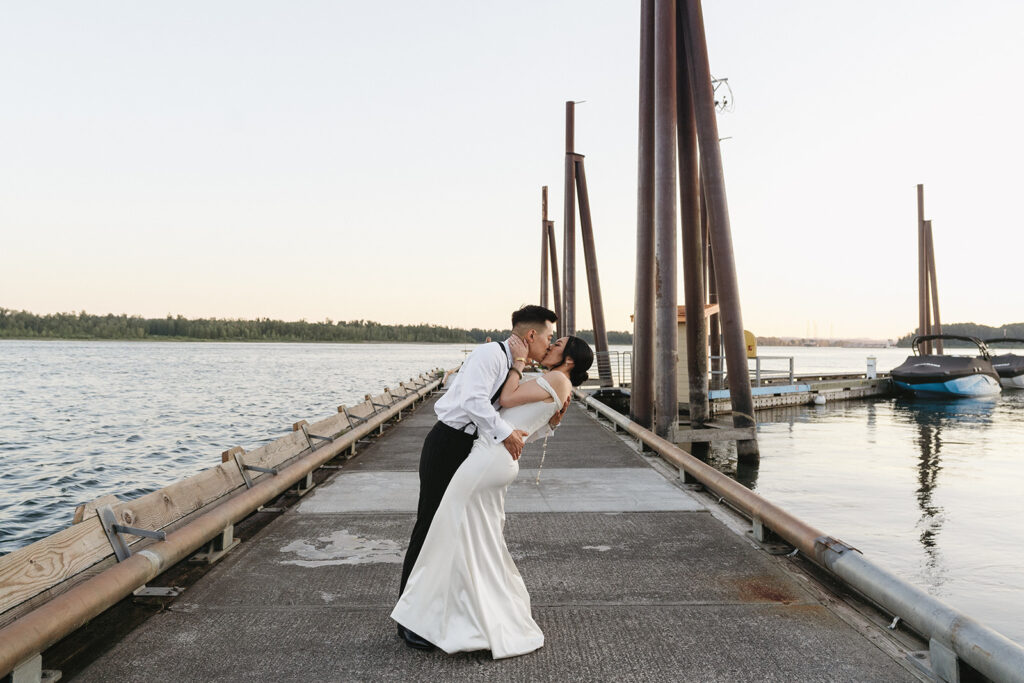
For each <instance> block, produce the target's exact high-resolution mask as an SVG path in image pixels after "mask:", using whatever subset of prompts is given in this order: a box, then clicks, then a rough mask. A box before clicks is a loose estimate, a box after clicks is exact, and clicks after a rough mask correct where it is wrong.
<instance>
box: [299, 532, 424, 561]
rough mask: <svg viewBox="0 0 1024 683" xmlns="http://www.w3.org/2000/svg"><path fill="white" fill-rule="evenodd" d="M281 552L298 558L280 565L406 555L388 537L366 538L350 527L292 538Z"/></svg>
mask: <svg viewBox="0 0 1024 683" xmlns="http://www.w3.org/2000/svg"><path fill="white" fill-rule="evenodd" d="M281 552H282V553H294V554H295V555H297V556H298V557H297V558H296V559H289V560H282V561H281V564H296V565H299V566H300V567H326V566H330V565H339V564H379V563H385V562H390V563H400V562H401V561H402V558H403V557H404V556H405V546H403V545H401V544H399V543H398V542H397V541H392V540H391V539H387V538H383V539H370V538H363V537H362V536H357V535H356V534H351V533H349V531H348V529H342V530H341V531H335V532H334V533H333V534H330V535H328V536H320V537H318V538H317V539H315V540H314V541H309V540H306V539H299V540H296V541H292V542H291V543H289V544H288V545H286V546H284V547H283V548H281Z"/></svg>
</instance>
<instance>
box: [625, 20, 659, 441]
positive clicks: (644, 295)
mask: <svg viewBox="0 0 1024 683" xmlns="http://www.w3.org/2000/svg"><path fill="white" fill-rule="evenodd" d="M638 129H639V130H638V137H639V140H638V149H637V201H636V287H635V290H634V299H633V358H632V361H633V363H632V370H633V377H632V379H631V381H630V397H629V414H630V418H631V419H632V420H633V421H634V422H636V423H637V424H639V425H641V426H643V427H646V428H650V427H651V426H652V425H653V420H652V417H653V416H652V413H653V408H654V212H653V209H654V0H641V3H640V103H639V126H638Z"/></svg>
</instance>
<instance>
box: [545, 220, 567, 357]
mask: <svg viewBox="0 0 1024 683" xmlns="http://www.w3.org/2000/svg"><path fill="white" fill-rule="evenodd" d="M545 227H546V228H547V231H548V255H549V256H551V294H552V299H553V300H554V304H555V309H554V310H555V315H557V316H558V324H557V326H556V329H557V330H558V336H559V337H561V336H562V335H563V330H564V329H565V328H564V324H565V323H563V322H562V289H561V287H559V285H558V247H557V246H556V244H555V222H554V221H548V222H547V223H546V225H545Z"/></svg>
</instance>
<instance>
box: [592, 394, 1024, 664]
mask: <svg viewBox="0 0 1024 683" xmlns="http://www.w3.org/2000/svg"><path fill="white" fill-rule="evenodd" d="M574 393H575V396H576V398H577V399H579V400H580V401H582V402H583V403H584V404H586V405H587V406H588V407H590V408H593V409H594V410H595V411H596V412H598V413H600V414H601V415H603V416H604V417H605V418H607V419H608V420H610V421H611V422H613V423H614V424H616V425H618V426H619V427H620V428H622V429H623V430H624V431H626V432H627V433H629V434H631V435H632V436H634V437H636V438H637V439H639V440H640V441H641V442H642V443H644V444H646V445H647V446H648V447H650V448H651V449H653V450H654V451H655V452H657V453H658V454H659V455H660V456H661V457H662V458H664V459H665V460H666V461H668V462H669V463H671V464H672V465H675V466H676V467H678V468H680V469H682V470H684V471H685V472H686V473H687V474H689V475H690V476H692V477H693V478H694V479H696V480H697V481H699V482H700V483H702V484H703V485H704V486H706V487H707V488H709V489H710V490H712V491H714V492H715V493H717V494H718V495H720V496H721V497H722V498H723V499H724V500H727V501H728V502H729V503H730V504H731V505H733V506H735V507H736V508H737V509H739V510H740V511H741V512H743V513H744V514H746V515H747V516H749V517H750V518H751V519H752V520H757V521H759V522H760V523H761V524H762V525H763V526H764V527H767V528H768V529H770V530H771V531H773V532H774V533H775V534H776V535H778V536H780V537H781V538H783V539H785V540H786V541H787V542H789V543H790V544H791V545H792V546H793V547H794V548H796V549H798V550H799V551H800V552H801V553H803V554H804V555H805V556H807V557H809V558H810V559H812V560H813V561H814V562H815V563H816V564H818V565H820V566H821V567H824V568H825V569H827V570H828V571H830V572H831V573H832V574H834V575H835V576H837V577H839V578H840V579H842V580H843V581H844V582H845V583H846V584H847V585H849V586H851V587H853V588H854V589H856V590H857V591H858V592H860V593H861V594H863V595H864V596H865V597H867V598H868V599H869V600H871V601H873V602H874V603H875V604H877V605H879V606H880V607H882V608H883V609H885V610H886V611H888V612H890V613H891V614H892V615H893V616H898V617H899V618H900V619H901V620H903V621H905V622H906V623H907V624H909V625H910V627H911V628H913V629H914V630H915V631H917V632H918V633H920V634H921V635H923V636H924V637H925V638H927V639H928V640H929V651H930V654H931V660H932V667H933V670H935V671H936V673H939V674H940V675H942V672H950V673H951V674H953V675H945V676H943V678H944V680H954V676H955V666H956V658H958V657H959V658H960V659H962V660H963V661H964V662H966V663H967V664H969V665H970V666H971V667H973V668H974V669H976V670H977V671H979V672H981V673H982V674H984V675H985V676H987V677H988V678H990V679H991V680H993V681H999V682H1003V681H1006V682H1008V683H1009V682H1012V683H1024V647H1021V646H1020V645H1018V644H1017V643H1015V642H1013V641H1012V640H1010V639H1009V638H1007V637H1006V636H1004V635H1002V634H1001V633H999V632H997V631H995V630H993V629H991V628H989V627H987V626H985V625H983V624H981V623H979V622H977V621H975V620H974V619H972V618H971V617H968V616H967V615H965V614H963V613H961V612H959V611H958V610H956V609H954V608H952V607H950V606H949V605H946V604H945V603H943V602H942V601H941V600H938V599H936V598H934V597H932V596H931V595H928V594H927V593H926V592H924V591H923V590H921V589H920V588H918V587H916V586H914V585H912V584H910V583H908V582H906V581H904V580H903V579H901V578H900V577H898V576H896V575H895V574H893V573H892V572H890V571H888V570H887V569H884V568H882V567H880V566H878V565H876V564H874V563H872V562H871V561H870V560H868V559H867V558H865V557H864V555H863V554H862V553H861V552H860V551H859V550H857V549H856V548H853V547H852V546H849V545H847V544H845V543H843V542H842V541H840V540H838V539H836V538H833V537H831V536H828V535H826V534H825V533H823V532H821V531H819V530H818V529H816V528H814V527H812V526H810V525H809V524H807V523H806V522H804V521H802V520H800V519H798V518H797V517H794V516H793V515H791V514H790V513H788V512H786V511H785V510H783V509H782V508H780V507H778V506H776V505H774V504H772V503H770V502H768V501H767V500H765V499H764V498H761V497H760V496H758V495H757V494H756V493H754V492H753V491H751V490H750V489H748V488H747V487H745V486H743V485H742V484H740V483H738V482H736V481H734V480H733V479H730V478H729V477H727V476H726V475H724V474H722V473H721V472H719V471H718V470H716V469H715V468H713V467H711V466H710V465H707V464H705V463H703V462H701V461H700V460H698V459H697V458H695V457H693V456H692V455H690V454H689V453H687V452H686V451H684V450H682V449H681V448H679V447H678V446H676V445H675V444H674V443H671V442H670V441H668V440H666V439H663V438H661V437H660V436H658V435H657V434H655V433H654V432H652V431H650V430H648V429H645V428H643V427H641V426H640V425H638V424H637V423H635V422H633V421H632V420H630V419H629V418H628V417H625V416H624V415H622V414H620V413H618V412H616V411H615V410H612V409H611V408H609V407H608V406H606V405H604V404H603V403H601V402H600V401H597V400H595V399H594V398H592V397H590V396H589V395H587V394H586V393H585V392H583V391H581V390H579V389H576V390H575V391H574ZM955 680H959V678H955Z"/></svg>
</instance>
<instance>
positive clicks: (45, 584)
mask: <svg viewBox="0 0 1024 683" xmlns="http://www.w3.org/2000/svg"><path fill="white" fill-rule="evenodd" d="M113 552H114V551H113V549H112V548H111V547H110V541H108V540H107V536H106V534H104V533H103V527H102V526H101V525H100V520H99V518H98V517H95V516H94V517H92V518H89V519H85V520H83V521H82V522H81V523H80V524H74V525H72V526H70V527H68V528H67V529H62V530H61V531H58V532H57V533H55V534H52V535H50V536H47V537H46V538H44V539H42V540H40V541H36V542H35V543H33V544H31V545H29V546H26V547H24V548H19V549H18V550H15V551H14V552H12V553H9V554H7V555H4V556H3V557H0V586H3V588H4V589H3V591H2V592H0V612H5V611H7V610H8V609H10V608H12V607H14V606H15V605H17V604H19V603H21V602H23V601H25V600H27V599H29V598H30V597H32V596H33V595H35V594H36V593H38V592H40V591H42V590H45V589H47V588H49V587H50V586H52V585H54V584H56V583H59V582H61V581H63V580H65V579H66V578H68V577H69V576H73V575H75V574H77V573H79V572H81V571H83V570H85V569H87V568H89V567H90V566H91V565H93V564H95V563H96V562H98V561H99V560H101V559H103V557H104V556H105V555H108V554H113Z"/></svg>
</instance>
